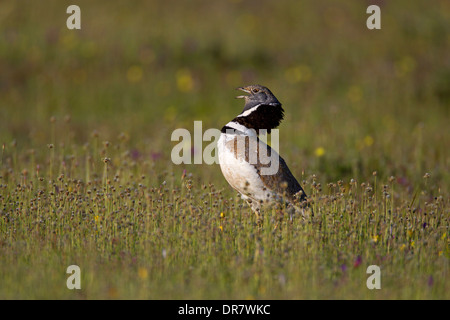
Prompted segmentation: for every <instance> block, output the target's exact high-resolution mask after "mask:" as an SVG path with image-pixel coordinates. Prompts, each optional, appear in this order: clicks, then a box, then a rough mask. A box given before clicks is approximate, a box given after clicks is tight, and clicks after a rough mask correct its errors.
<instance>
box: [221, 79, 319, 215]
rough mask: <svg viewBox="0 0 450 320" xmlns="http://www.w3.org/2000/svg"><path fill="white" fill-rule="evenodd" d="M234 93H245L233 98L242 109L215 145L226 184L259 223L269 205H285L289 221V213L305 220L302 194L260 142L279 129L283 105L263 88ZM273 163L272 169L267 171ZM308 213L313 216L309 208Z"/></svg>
mask: <svg viewBox="0 0 450 320" xmlns="http://www.w3.org/2000/svg"><path fill="white" fill-rule="evenodd" d="M237 90H240V91H243V92H245V93H246V95H240V96H237V97H236V98H240V99H244V100H245V105H244V109H243V110H242V112H241V113H240V114H238V115H237V116H236V117H235V118H234V119H233V120H231V121H230V122H228V123H227V124H226V125H225V126H223V128H222V130H221V133H220V137H219V139H218V141H217V151H218V159H219V165H220V168H221V171H222V173H223V176H224V177H225V180H226V181H227V182H228V183H229V184H230V186H231V187H232V188H234V189H235V190H237V191H238V192H239V193H240V195H241V197H242V198H243V199H244V200H246V201H247V203H248V204H249V206H250V207H251V209H252V210H253V212H254V213H255V214H256V217H257V220H258V221H261V217H262V212H261V211H262V207H263V206H264V205H265V204H271V203H284V204H286V206H287V207H288V208H289V209H290V212H291V218H292V215H293V213H292V212H294V213H300V214H301V216H302V217H303V218H306V216H307V210H306V209H307V208H309V203H308V198H307V195H306V193H305V191H304V190H303V188H302V187H301V185H300V184H299V182H298V181H297V179H295V177H294V175H293V174H292V172H291V171H290V170H289V167H288V166H287V164H286V162H285V160H284V159H283V158H282V157H281V156H280V155H279V154H278V153H277V152H276V151H275V150H274V149H272V147H270V146H269V145H267V144H266V143H265V142H264V141H262V140H261V139H260V135H261V134H264V133H265V132H267V133H269V134H270V133H271V130H272V129H275V128H277V127H278V126H279V125H280V123H281V121H282V120H283V118H284V109H283V107H282V104H281V103H280V102H279V101H278V99H277V98H276V97H275V95H274V94H273V93H272V92H271V91H270V90H269V89H268V88H266V87H264V86H262V85H249V86H245V87H239V88H237ZM264 130H265V131H264ZM263 155H264V156H265V157H266V159H264V156H263ZM267 159H270V161H267ZM263 160H265V161H263ZM273 163H275V168H271V167H270V165H272V164H273ZM270 169H274V170H270ZM309 212H310V214H311V215H312V209H311V208H310V211H309Z"/></svg>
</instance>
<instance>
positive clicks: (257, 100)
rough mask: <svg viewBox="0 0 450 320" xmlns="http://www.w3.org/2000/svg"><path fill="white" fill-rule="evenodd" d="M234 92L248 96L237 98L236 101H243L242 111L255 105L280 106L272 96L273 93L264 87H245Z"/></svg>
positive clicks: (255, 85)
mask: <svg viewBox="0 0 450 320" xmlns="http://www.w3.org/2000/svg"><path fill="white" fill-rule="evenodd" d="M236 90H241V91H243V92H245V93H248V95H241V96H237V97H236V98H238V99H244V100H245V106H244V110H243V111H246V110H249V109H251V108H253V107H255V106H257V105H263V104H264V105H269V106H281V103H280V102H279V101H278V99H277V98H276V97H275V96H274V95H273V93H272V92H271V91H270V90H269V89H267V88H266V87H264V86H261V85H259V84H253V85H250V86H246V87H239V88H237V89H236Z"/></svg>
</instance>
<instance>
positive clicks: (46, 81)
mask: <svg viewBox="0 0 450 320" xmlns="http://www.w3.org/2000/svg"><path fill="white" fill-rule="evenodd" d="M70 4H76V5H78V6H79V7H80V8H81V30H69V29H67V27H66V20H67V18H68V17H69V14H67V13H66V9H67V7H68V6H69V5H70ZM371 4H376V5H379V6H380V8H381V30H369V29H367V27H366V20H367V18H368V17H369V14H367V13H366V9H367V7H368V6H369V5H371ZM449 21H450V2H449V1H444V0H442V1H438V0H437V1H433V2H432V3H431V2H429V1H407V0H405V1H380V0H371V1H361V0H351V1H284V0H281V1H261V0H259V1H256V0H255V1H252V0H248V1H244V0H241V1H239V0H230V1H220V2H219V1H214V2H213V1H198V0H193V1H157V0H153V1H132V2H129V1H111V0H109V1H95V2H94V1H75V2H73V1H72V2H69V1H45V2H42V1H12V0H11V1H10V0H3V1H1V2H0V143H2V145H3V153H4V155H3V157H4V158H5V159H7V158H8V156H9V155H11V154H12V152H13V151H12V150H13V148H15V150H17V151H18V152H17V153H18V157H19V160H20V159H22V160H26V159H27V158H29V157H30V150H33V151H32V153H33V154H35V157H36V159H37V161H39V158H40V157H41V159H42V160H41V161H42V162H45V160H44V159H45V157H46V156H47V151H46V150H47V145H48V144H49V143H54V146H55V148H64V153H65V155H67V156H69V155H71V154H73V153H76V152H79V151H77V150H79V146H83V145H85V144H88V143H90V142H91V141H92V137H98V139H99V141H110V142H111V143H113V144H114V143H119V142H120V141H122V140H126V141H127V144H128V146H129V148H130V149H132V150H134V152H135V153H136V154H139V156H141V157H142V158H143V159H150V160H151V161H154V162H157V163H160V165H161V167H166V166H170V151H171V149H172V147H173V146H174V145H175V143H174V142H171V141H170V135H171V133H172V131H173V130H174V129H176V128H187V129H189V130H192V129H193V122H194V120H202V121H203V129H204V130H206V129H208V128H219V129H220V128H221V127H222V126H223V125H224V124H225V123H226V122H228V121H229V120H231V119H232V118H234V117H235V115H237V114H238V113H239V112H240V111H241V110H242V107H243V105H242V101H240V100H235V99H234V97H235V96H236V94H237V93H236V92H235V90H234V89H235V88H236V87H238V86H243V85H248V84H255V83H258V84H262V85H265V86H267V87H269V88H270V89H271V90H272V92H274V94H275V95H276V96H277V97H278V99H279V100H280V101H281V102H282V103H283V106H284V109H285V111H286V117H285V121H284V122H283V123H282V124H281V126H280V153H281V154H282V155H283V156H284V158H285V159H286V160H287V162H288V163H290V164H291V165H290V166H292V170H293V171H294V172H295V174H296V175H297V176H301V175H302V173H304V174H305V175H308V174H318V175H320V177H322V178H323V179H324V180H326V181H336V180H338V179H347V178H351V177H354V178H359V179H366V178H367V177H369V176H371V175H372V172H373V171H378V173H379V175H381V176H385V177H387V176H390V175H394V176H396V177H397V178H398V179H399V182H401V183H402V184H404V185H405V186H410V185H411V184H413V183H414V182H416V181H421V180H422V176H423V175H424V174H425V173H426V172H431V173H432V177H431V178H432V179H434V181H435V182H436V183H437V186H438V187H439V188H445V189H447V188H448V185H449V173H448V171H449V170H448V169H449V163H450V158H449V148H450V141H449V131H448V124H449V120H450V119H449V110H450V32H449V31H450V23H449ZM205 144H207V143H205ZM77 148H78V149H77ZM43 165H44V164H43ZM185 167H187V166H180V167H179V171H180V172H181V171H182V169H183V168H185ZM189 169H190V170H201V172H202V174H204V175H205V177H208V176H209V175H213V176H214V177H216V178H217V179H218V175H217V172H218V171H217V168H216V166H206V165H202V166H193V165H192V166H190V167H189ZM176 170H178V168H177V169H176ZM219 174H220V173H219ZM216 178H214V179H216ZM217 179H216V180H217ZM220 182H223V185H226V182H225V181H224V180H220Z"/></svg>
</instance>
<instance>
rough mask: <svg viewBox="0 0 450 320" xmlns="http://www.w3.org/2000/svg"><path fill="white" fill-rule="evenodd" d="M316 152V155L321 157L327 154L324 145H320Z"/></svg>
mask: <svg viewBox="0 0 450 320" xmlns="http://www.w3.org/2000/svg"><path fill="white" fill-rule="evenodd" d="M314 154H315V155H316V157H318V158H320V157H322V156H323V155H324V154H325V149H324V148H322V147H318V148H316V150H315V151H314Z"/></svg>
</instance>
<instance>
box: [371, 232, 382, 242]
mask: <svg viewBox="0 0 450 320" xmlns="http://www.w3.org/2000/svg"><path fill="white" fill-rule="evenodd" d="M379 238H380V235H378V234H375V235H373V236H372V241H373V242H374V243H377V242H378V239H379Z"/></svg>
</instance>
